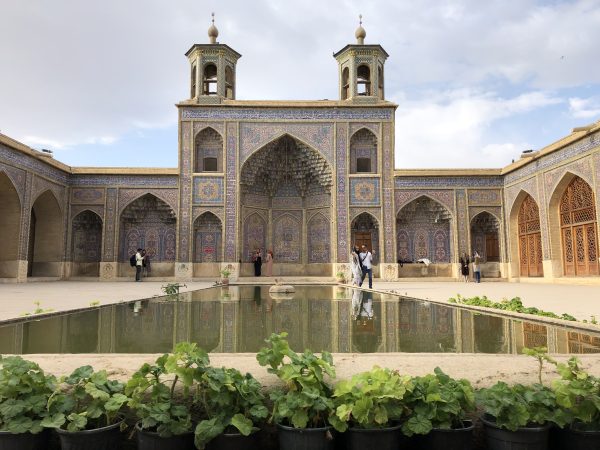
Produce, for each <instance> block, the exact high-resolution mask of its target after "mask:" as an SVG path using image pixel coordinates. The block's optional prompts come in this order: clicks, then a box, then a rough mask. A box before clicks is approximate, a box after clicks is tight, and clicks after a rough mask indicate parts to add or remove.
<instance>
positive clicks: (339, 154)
mask: <svg viewBox="0 0 600 450" xmlns="http://www.w3.org/2000/svg"><path fill="white" fill-rule="evenodd" d="M347 133H348V125H347V124H342V123H339V124H337V150H336V170H337V174H336V178H337V188H336V194H337V197H336V202H337V218H336V220H337V222H336V223H337V243H338V247H337V260H338V262H347V261H348V258H349V255H348V250H349V249H348V246H349V245H350V244H349V243H348V207H347V206H346V155H347V154H348V149H347Z"/></svg>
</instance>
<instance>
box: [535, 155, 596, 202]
mask: <svg viewBox="0 0 600 450" xmlns="http://www.w3.org/2000/svg"><path fill="white" fill-rule="evenodd" d="M567 172H571V173H573V174H575V175H577V176H579V177H581V178H582V179H583V180H585V182H586V183H588V184H589V185H590V186H593V185H594V175H593V171H592V159H591V156H590V157H589V158H581V159H579V160H577V161H573V162H572V163H570V164H567V165H565V166H562V167H558V168H556V169H553V170H549V171H548V172H546V173H545V174H544V184H545V193H546V196H547V197H546V200H548V201H549V200H550V197H552V194H553V193H554V191H555V189H556V185H557V184H558V183H560V181H561V180H562V178H563V176H564V175H565V174H566V173H567Z"/></svg>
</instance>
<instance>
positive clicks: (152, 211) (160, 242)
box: [119, 194, 176, 277]
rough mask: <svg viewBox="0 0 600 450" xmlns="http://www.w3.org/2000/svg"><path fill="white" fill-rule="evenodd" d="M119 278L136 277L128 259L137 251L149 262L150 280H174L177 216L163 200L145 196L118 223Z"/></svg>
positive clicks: (132, 203) (124, 210) (126, 209)
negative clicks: (168, 277) (155, 278)
mask: <svg viewBox="0 0 600 450" xmlns="http://www.w3.org/2000/svg"><path fill="white" fill-rule="evenodd" d="M119 225H120V238H119V262H120V263H121V264H120V265H119V266H120V276H133V268H131V267H130V266H129V258H130V256H131V255H132V254H135V252H136V249H137V248H142V249H145V250H146V253H147V255H148V257H149V261H150V270H149V271H148V274H147V276H157V277H160V276H173V274H174V270H175V266H174V263H175V246H176V243H175V236H176V232H175V230H176V226H175V225H176V217H175V212H174V211H173V209H171V207H170V206H169V205H167V204H166V203H165V202H164V201H163V200H161V199H159V198H157V197H156V196H154V195H152V194H145V195H143V196H141V197H138V198H137V199H136V200H134V201H132V202H131V203H129V205H127V206H126V207H125V209H123V212H122V213H121V217H120V219H119Z"/></svg>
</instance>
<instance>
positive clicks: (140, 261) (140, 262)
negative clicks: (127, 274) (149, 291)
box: [135, 248, 144, 281]
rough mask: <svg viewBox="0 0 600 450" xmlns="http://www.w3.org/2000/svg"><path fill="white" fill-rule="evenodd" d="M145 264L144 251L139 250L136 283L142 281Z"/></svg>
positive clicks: (136, 264)
mask: <svg viewBox="0 0 600 450" xmlns="http://www.w3.org/2000/svg"><path fill="white" fill-rule="evenodd" d="M143 264H144V257H143V256H142V249H141V248H138V249H137V252H135V281H142V265H143Z"/></svg>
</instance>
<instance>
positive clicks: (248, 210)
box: [242, 205, 269, 222]
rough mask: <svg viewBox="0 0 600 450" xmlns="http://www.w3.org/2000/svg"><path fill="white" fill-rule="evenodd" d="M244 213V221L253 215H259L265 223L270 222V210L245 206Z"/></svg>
mask: <svg viewBox="0 0 600 450" xmlns="http://www.w3.org/2000/svg"><path fill="white" fill-rule="evenodd" d="M242 211H243V213H242V217H243V218H244V220H246V219H247V218H248V217H250V216H251V215H252V214H258V215H259V216H260V217H262V218H263V220H264V221H265V222H266V221H268V220H269V210H268V209H258V208H250V207H248V206H245V205H244V206H243V207H242Z"/></svg>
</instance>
